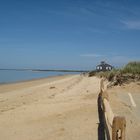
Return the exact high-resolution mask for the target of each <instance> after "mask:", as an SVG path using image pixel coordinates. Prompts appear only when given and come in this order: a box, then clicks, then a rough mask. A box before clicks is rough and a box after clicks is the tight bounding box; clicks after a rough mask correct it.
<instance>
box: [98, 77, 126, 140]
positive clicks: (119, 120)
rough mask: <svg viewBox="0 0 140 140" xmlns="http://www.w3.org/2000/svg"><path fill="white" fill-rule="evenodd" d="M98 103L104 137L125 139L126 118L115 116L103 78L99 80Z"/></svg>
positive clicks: (113, 139)
mask: <svg viewBox="0 0 140 140" xmlns="http://www.w3.org/2000/svg"><path fill="white" fill-rule="evenodd" d="M99 98H100V102H101V103H100V105H101V109H102V111H103V123H104V131H105V139H107V140H125V130H126V120H125V117H121V116H116V115H115V114H114V113H113V111H112V108H111V106H110V103H109V95H108V92H107V86H106V85H105V84H104V79H101V82H100V94H99Z"/></svg>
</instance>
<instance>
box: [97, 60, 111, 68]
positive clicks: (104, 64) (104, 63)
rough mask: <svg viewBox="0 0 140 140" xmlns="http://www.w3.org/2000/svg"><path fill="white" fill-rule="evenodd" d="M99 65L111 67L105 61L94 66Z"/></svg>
mask: <svg viewBox="0 0 140 140" xmlns="http://www.w3.org/2000/svg"><path fill="white" fill-rule="evenodd" d="M99 66H104V67H113V66H111V65H109V64H107V63H106V62H105V61H102V62H101V64H99V65H97V66H96V67H99Z"/></svg>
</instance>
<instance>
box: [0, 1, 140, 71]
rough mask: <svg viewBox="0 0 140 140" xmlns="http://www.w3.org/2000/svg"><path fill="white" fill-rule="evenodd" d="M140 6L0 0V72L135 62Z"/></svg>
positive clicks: (138, 49)
mask: <svg viewBox="0 0 140 140" xmlns="http://www.w3.org/2000/svg"><path fill="white" fill-rule="evenodd" d="M139 7H140V2H139V1H138V0H40V1H39V0H12V1H11V0H1V1H0V68H15V67H16V68H48V69H51V68H54V69H63V68H64V69H92V68H94V67H95V65H96V64H98V63H99V62H100V61H101V60H105V61H107V62H109V63H111V64H112V65H114V66H122V65H124V64H126V63H127V62H129V61H133V60H140V8H139Z"/></svg>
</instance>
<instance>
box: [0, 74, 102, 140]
mask: <svg viewBox="0 0 140 140" xmlns="http://www.w3.org/2000/svg"><path fill="white" fill-rule="evenodd" d="M99 84H100V80H99V79H98V78H95V77H91V78H89V77H83V76H80V75H74V76H63V77H61V78H60V77H59V78H55V79H53V80H50V81H49V80H46V81H45V80H43V82H41V80H40V82H38V83H37V81H32V82H31V81H30V82H29V83H28V82H26V83H21V84H19V85H18V84H17V85H16V86H15V85H14V84H13V85H12V86H11V85H7V86H1V87H0V140H97V139H98V137H97V133H98V131H97V129H98V122H99V121H98V114H97V112H98V111H97V96H98V93H99Z"/></svg>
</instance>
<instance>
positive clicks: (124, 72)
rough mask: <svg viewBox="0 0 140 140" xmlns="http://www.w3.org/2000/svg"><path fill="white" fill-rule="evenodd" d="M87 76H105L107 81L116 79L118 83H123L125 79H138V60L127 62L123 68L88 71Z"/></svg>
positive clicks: (139, 70)
mask: <svg viewBox="0 0 140 140" xmlns="http://www.w3.org/2000/svg"><path fill="white" fill-rule="evenodd" d="M89 76H98V77H105V78H106V79H107V80H108V81H111V82H114V81H116V82H115V83H116V85H117V84H118V83H123V82H126V81H129V80H130V79H131V81H132V80H140V61H134V62H129V63H128V64H127V65H125V66H124V67H123V68H120V69H113V70H111V71H106V72H96V71H91V72H89Z"/></svg>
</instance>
